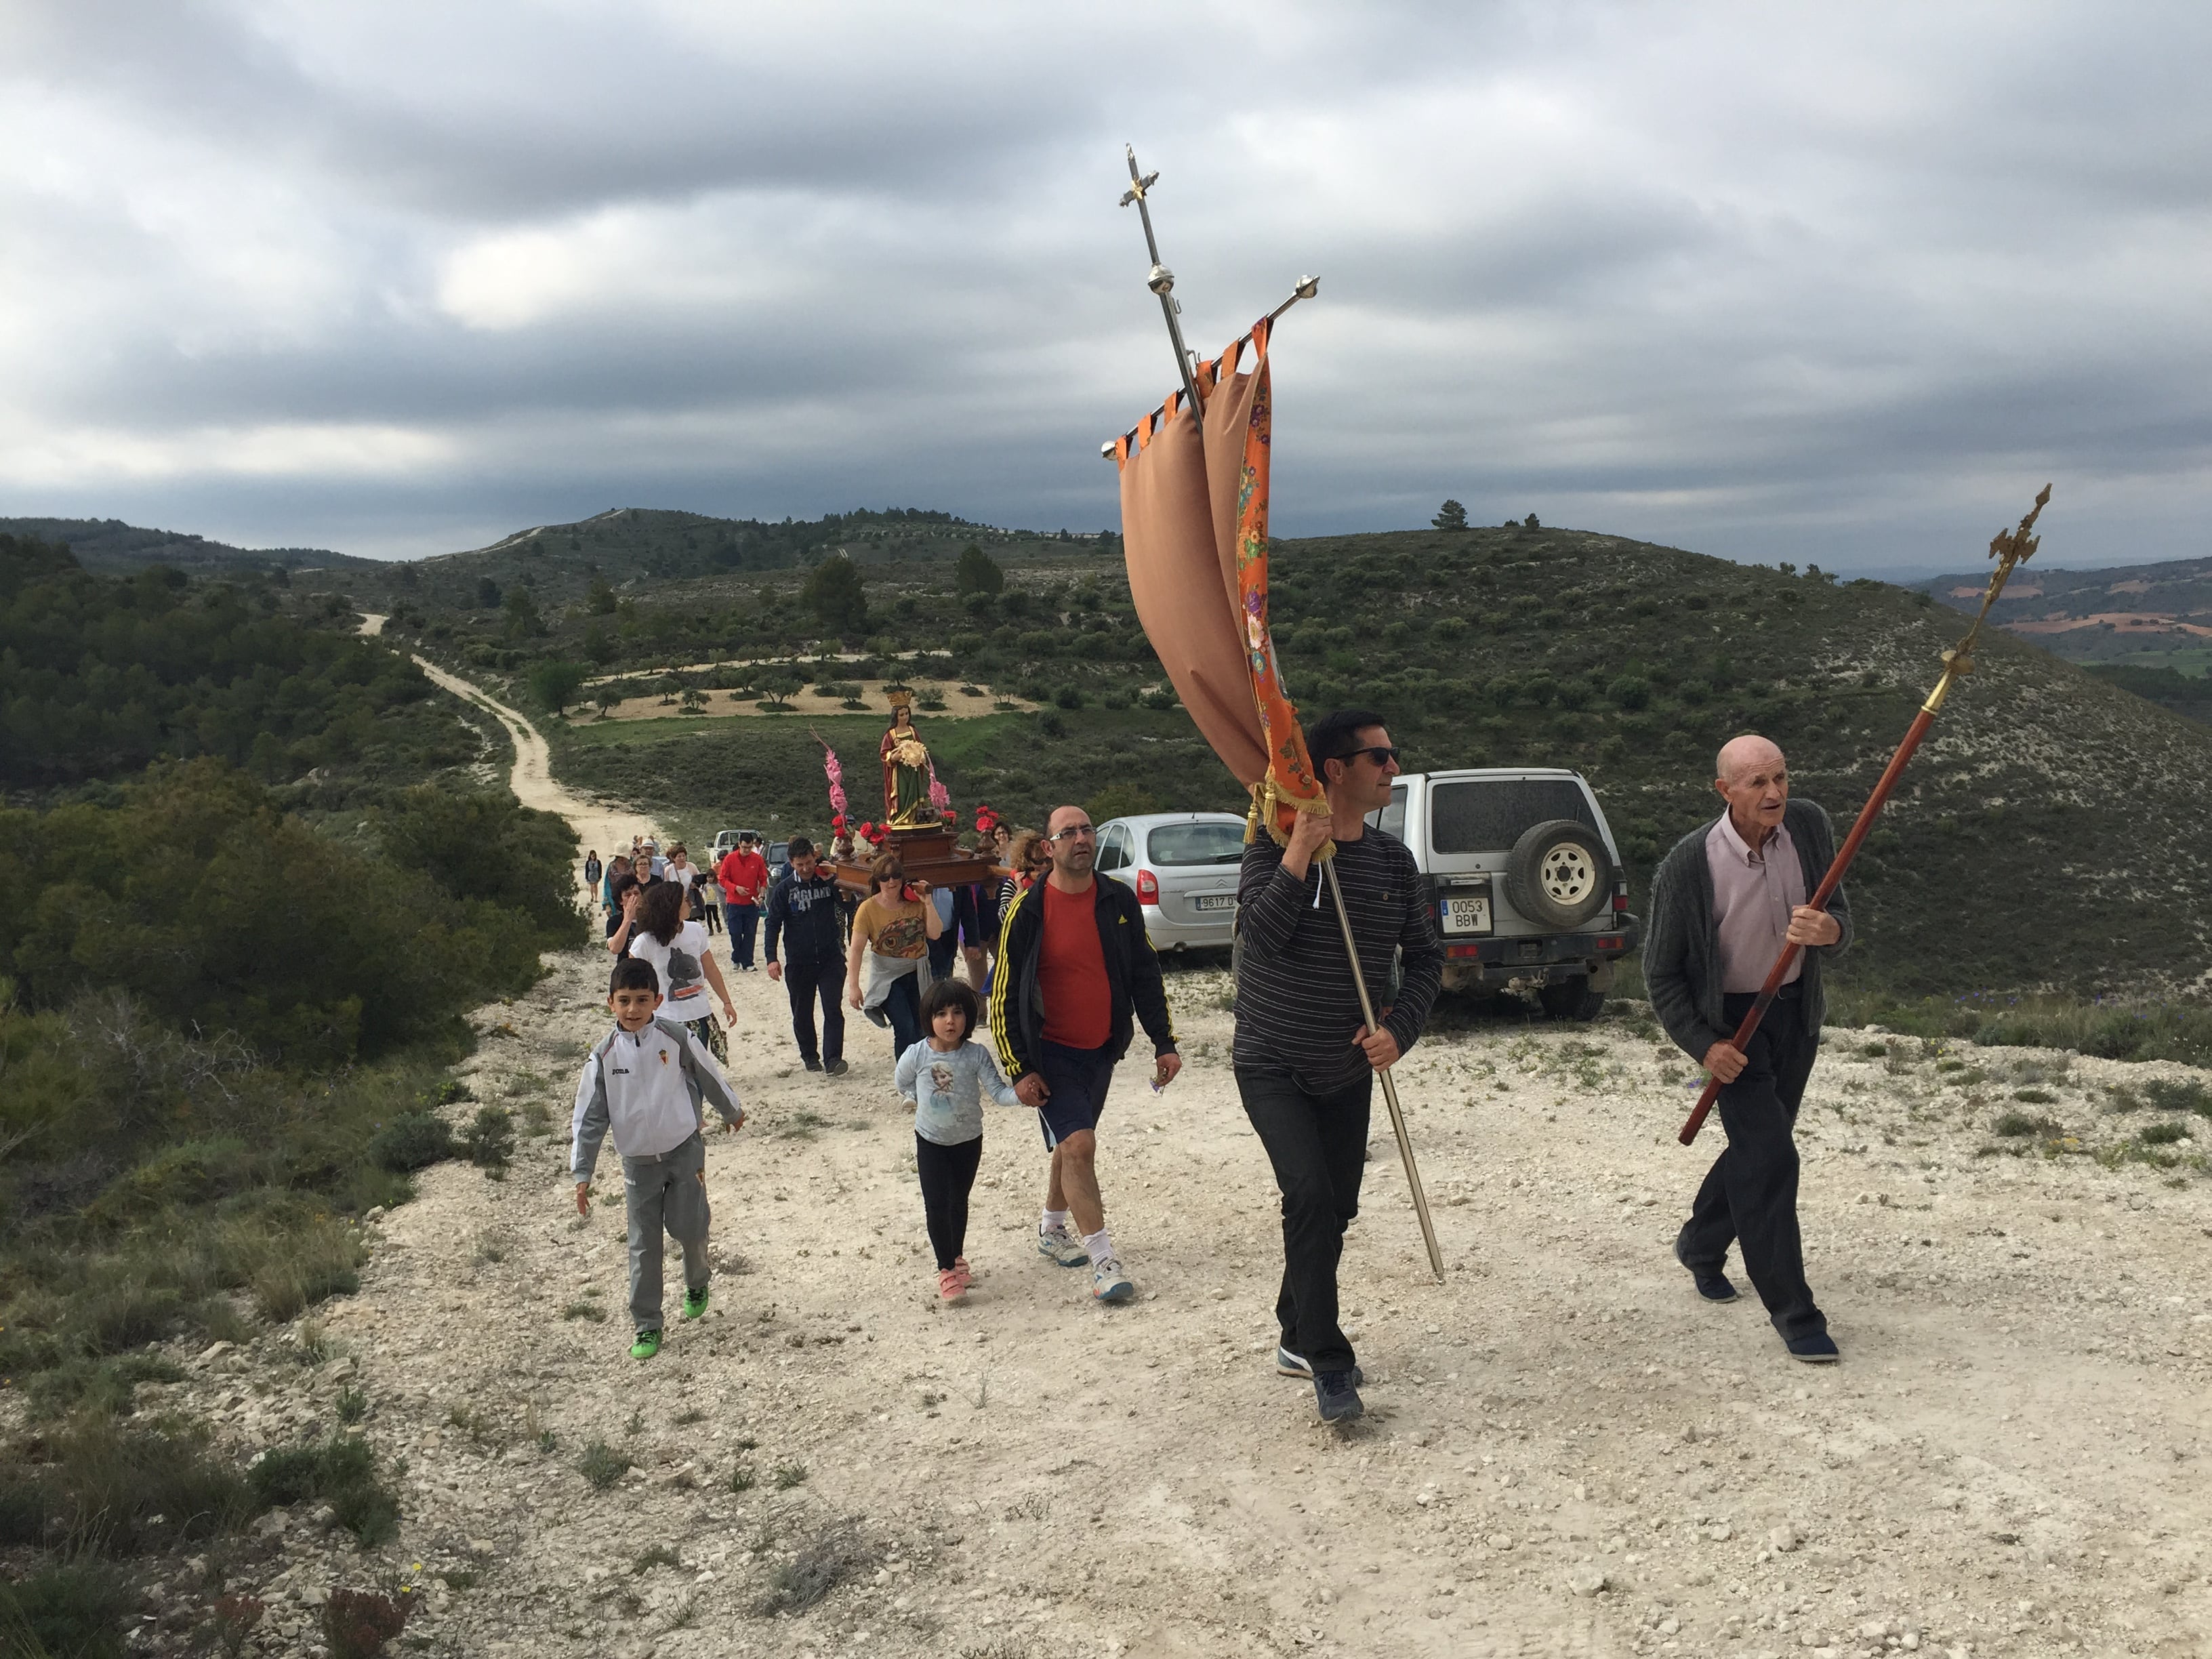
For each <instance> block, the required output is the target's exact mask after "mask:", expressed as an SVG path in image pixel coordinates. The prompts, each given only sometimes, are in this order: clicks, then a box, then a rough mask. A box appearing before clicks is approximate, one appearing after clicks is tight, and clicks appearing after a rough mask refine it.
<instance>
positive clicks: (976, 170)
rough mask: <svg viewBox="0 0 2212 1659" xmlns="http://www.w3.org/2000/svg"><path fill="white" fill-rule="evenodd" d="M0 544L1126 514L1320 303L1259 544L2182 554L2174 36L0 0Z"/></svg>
mask: <svg viewBox="0 0 2212 1659" xmlns="http://www.w3.org/2000/svg"><path fill="white" fill-rule="evenodd" d="M0 23H4V25H5V27H6V29H7V39H8V41H9V46H8V50H7V52H6V53H5V55H4V57H0V89H4V93H5V97H4V100H0V132H4V134H5V137H6V139H7V143H6V144H5V146H4V153H3V154H0V295H4V297H5V308H4V312H0V375H4V378H5V380H6V383H7V385H8V386H9V390H10V395H9V397H8V398H6V399H5V400H4V401H0V515H38V516H56V517H84V518H102V519H105V518H118V519H124V520H130V521H131V522H134V523H140V524H153V525H158V526H161V527H164V528H169V529H174V530H181V531H191V532H197V533H200V534H203V535H206V536H209V537H211V538H216V539H220V540H224V541H229V542H235V543H239V544H246V545H264V546H266V545H298V546H321V547H327V548H332V549H335V550H339V551H343V552H348V553H356V554H362V555H368V556H383V557H392V556H419V555H424V554H431V553H442V552H450V551H453V550H457V549H460V548H465V547H471V546H478V545H483V544H488V543H490V542H493V541H495V540H497V539H499V538H501V537H503V536H505V535H507V534H509V533H512V532H514V531H516V530H518V529H520V528H522V527H524V526H528V525H532V524H540V523H558V522H566V521H569V520H577V519H581V518H585V517H588V516H590V515H591V514H592V513H599V512H602V511H605V510H606V509H608V508H611V507H629V506H638V507H676V508H683V509H687V510H690V511H695V512H701V513H715V514H720V515H725V516H730V517H738V518H748V517H750V518H762V519H781V518H783V517H785V516H787V515H789V516H793V517H797V518H803V519H814V518H818V517H820V516H821V515H822V514H823V513H828V512H842V511H848V510H850V509H852V508H854V507H884V506H901V507H908V506H910V507H932V508H937V509H940V510H944V511H947V512H951V513H957V514H959V515H961V516H963V517H965V518H969V519H972V520H980V521H984V522H988V523H993V524H1000V525H1011V526H1023V527H1030V528H1037V529H1047V530H1057V529H1060V528H1061V527H1063V526H1065V527H1067V528H1070V529H1076V530H1095V529H1099V528H1105V527H1111V526H1115V523H1116V521H1117V518H1118V512H1117V506H1116V501H1115V478H1114V471H1113V468H1112V466H1111V465H1109V464H1108V463H1106V462H1103V461H1102V460H1100V459H1099V458H1098V446H1099V443H1100V441H1102V440H1103V439H1105V438H1107V437H1109V435H1112V434H1113V433H1114V432H1115V431H1116V430H1118V429H1120V428H1124V427H1126V426H1127V425H1128V424H1130V423H1131V422H1133V421H1134V420H1135V419H1136V418H1137V416H1139V415H1140V414H1141V413H1142V412H1143V410H1145V409H1146V407H1147V406H1149V405H1150V404H1152V403H1155V402H1157V401H1158V398H1160V397H1161V396H1162V395H1163V394H1164V392H1166V391H1167V390H1168V389H1169V386H1170V385H1171V384H1172V383H1173V380H1174V374H1175V371H1174V365H1173V362H1172V361H1171V358H1170V353H1169V350H1168V347H1167V344H1166V342H1165V338H1164V331H1163V330H1162V329H1161V327H1160V322H1159V314H1158V307H1157V305H1156V304H1155V303H1154V301H1152V298H1151V296H1150V295H1148V294H1147V293H1146V290H1145V288H1144V275H1145V264H1146V259H1145V255H1144V250H1143V242H1142V238H1141V235H1140V233H1139V226H1138V224H1137V222H1136V216H1135V213H1134V211H1133V210H1122V209H1120V208H1117V207H1116V206H1115V200H1116V197H1117V196H1118V194H1119V192H1120V191H1121V189H1122V188H1123V187H1124V185H1126V182H1127V180H1126V178H1125V177H1124V176H1123V172H1122V159H1121V145H1122V143H1123V142H1124V141H1125V140H1127V141H1133V142H1134V143H1135V144H1136V146H1137V150H1138V154H1139V159H1140V160H1141V161H1143V163H1144V164H1145V166H1146V167H1148V168H1151V167H1157V168H1158V169H1159V170H1160V171H1161V173H1162V175H1163V177H1162V181H1161V185H1160V187H1159V191H1158V195H1157V196H1156V197H1155V211H1156V215H1157V220H1158V229H1159V233H1160V235H1161V239H1162V242H1163V252H1164V256H1165V258H1166V259H1167V261H1168V263H1169V264H1170V265H1172V266H1173V267H1174V268H1175V270H1176V273H1177V276H1178V278H1179V282H1180V287H1179V293H1180V294H1181V295H1182V298H1183V300H1184V301H1185V304H1186V307H1187V310H1186V313H1185V317H1184V322H1185V326H1186V330H1187V332H1188V336H1189V337H1190V340H1191V343H1192V344H1193V345H1194V346H1196V347H1198V348H1199V349H1201V350H1203V351H1206V352H1211V351H1212V350H1214V349H1218V346H1219V345H1220V344H1221V343H1223V342H1224V341H1225V340H1226V339H1227V338H1228V337H1231V335H1233V334H1235V333H1237V332H1238V331H1241V330H1242V329H1243V327H1245V326H1246V325H1249V322H1250V321H1251V319H1253V318H1254V317H1255V315H1257V314H1259V313H1261V312H1262V311H1265V310H1267V308H1269V307H1272V306H1273V305H1274V304H1275V303H1277V302H1278V301H1279V300H1280V299H1281V298H1282V297H1283V296H1284V295H1285V294H1287V292H1288V291H1289V289H1290V287H1291V283H1292V281H1293V280H1294V279H1295V278H1296V277H1297V276H1299V275H1300V274H1302V273H1303V272H1305V271H1309V270H1310V271H1314V272H1316V273H1318V274H1319V276H1321V278H1322V287H1321V294H1320V297H1319V298H1318V300H1317V301H1315V302H1314V303H1312V304H1310V305H1308V306H1303V307H1299V308H1298V309H1297V311H1296V312H1294V313H1292V314H1291V317H1290V318H1289V319H1287V320H1286V322H1285V325H1284V326H1283V330H1282V332H1281V334H1280V336H1279V344H1278V349H1277V353H1276V392H1277V419H1276V449H1277V457H1276V485H1275V495H1274V508H1275V528H1276V530H1277V532H1278V533H1279V534H1282V535H1285V536H1297V535H1309V534H1322V533H1335V532H1350V531H1360V530H1388V529H1402V528H1407V527H1411V526H1419V525H1423V524H1425V523H1426V522H1427V520H1428V517H1429V515H1430V514H1431V513H1434V512H1435V511H1436V509H1437V503H1438V502H1439V501H1441V500H1443V498H1444V497H1446V496H1451V497H1455V498H1456V499H1458V500H1460V501H1463V502H1465V503H1466V505H1467V507H1468V513H1469V514H1470V516H1471V517H1472V518H1473V519H1474V520H1475V521H1476V522H1478V523H1480V522H1484V521H1489V522H1497V521H1498V520H1501V519H1503V518H1505V517H1507V516H1511V517H1515V518H1518V517H1521V516H1522V515H1523V514H1525V513H1530V512H1534V513H1539V514H1540V515H1541V517H1542V518H1543V519H1544V520H1545V521H1547V522H1549V523H1560V524H1567V525H1572V526H1577V527H1580V528H1586V529H1590V530H1597V531H1603V532H1610V533H1615V534H1620V535H1626V536H1633V537H1637V538H1642V539H1647V540H1652V541H1659V542H1665V543H1669V544H1674V545H1679V546H1683V547H1688V548H1692V549H1695V550H1699V551H1701V552H1707V553H1714V554H1719V555H1722V556H1728V557H1732V558H1737V559H1743V560H1765V561H1772V560H1774V559H1777V558H1787V559H1792V560H1795V561H1796V562H1801V563H1802V562H1818V563H1820V564H1821V565H1822V566H1824V567H1826V568H1834V569H1840V570H1842V571H1844V572H1845V573H1847V574H1857V573H1862V572H1871V571H1881V572H1901V571H1905V570H1909V569H1926V570H1930V571H1932V570H1936V569H1945V570H1959V569H1965V568H1972V566H1973V565H1974V564H1975V563H1976V562H1978V557H1979V555H1980V552H1981V550H1982V549H1983V547H1984V545H1985V544H1986V543H1987V541H1988V538H1989V537H1990V534H1991V533H1992V532H1994V531H1996V529H1998V528H1999V527H2000V526H2002V525H2004V524H2006V523H2008V522H2009V521H2010V520H2014V519H2016V518H2017V517H2018V516H2019V515H2020V513H2021V512H2022V511H2024V510H2025V509H2026V507H2027V503H2028V501H2029V499H2030V498H2031V497H2032V496H2033V493H2034V491H2035V490H2036V489H2037V488H2038V487H2039V486H2040V485H2041V484H2042V483H2045V481H2046V480H2048V481H2050V482H2051V483H2053V484H2054V486H2055V488H2054V499H2053V501H2052V504H2051V509H2050V511H2049V512H2048V513H2046V515H2045V522H2044V529H2045V554H2044V557H2045V559H2046V560H2048V561H2049V562H2051V563H2054V564H2065V565H2072V566H2077V567H2078V566H2084V565H2096V564H2112V563H2132V562H2145V561H2150V560H2157V559H2167V558H2180V557H2190V556H2202V555H2203V554H2204V553H2206V552H2208V551H2212V546H2208V544H2207V539H2206V538H2205V535H2204V532H2203V530H2202V528H2201V526H2202V524H2203V521H2204V519H2205V517H2206V510H2207V508H2208V507H2212V422H2208V415H2212V390H2208V387H2212V375H2208V374H2207V372H2206V358H2207V355H2208V354H2207V345H2208V334H2209V333H2212V324H2208V322H2207V319H2205V316H2204V314H2203V313H2204V309H2205V308H2204V307H2203V301H2202V295H2203V292H2204V291H2205V289H2206V286H2207V283H2206V278H2207V276H2208V274H2212V269H2209V268H2212V219H2208V216H2207V214H2206V206H2207V197H2208V195H2212V173H2208V169H2207V168H2206V167H2205V166H2204V161H2205V159H2206V155H2207V142H2206V141H2207V137H2208V127H2209V126H2212V112H2208V111H2207V108H2206V106H2205V100H2203V98H2202V97H2201V95H2200V94H2198V93H2197V88H2196V87H2195V85H2194V79H2195V73H2196V66H2197V65H2198V64H2202V63H2203V62H2204V61H2206V54H2205V51H2204V48H2205V47H2206V46H2207V45H2208V44H2212V17H2208V16H2207V15H2204V14H2203V13H2202V12H2200V11H2197V10H2194V9H2185V8H2179V7H2153V6H2135V7H2124V8H2118V9H2115V8H2111V7H2102V8H2097V9H2091V8H2089V7H2087V6H2086V5H2073V6H2062V5H2043V6H2038V5H2032V4H2028V5H2008V6H2004V7H1997V6H1994V5H1984V6H1979V7H1955V8H1942V9H1930V8H1926V7H1909V6H1904V5H1895V4H1890V5H1882V4H1876V5H1869V6H1866V7H1859V8H1851V9H1846V10H1842V11H1836V12H1832V13H1814V12H1812V11H1809V10H1806V9H1779V8H1768V7H1761V6H1757V5H1753V4H1749V3H1720V4H1713V5H1708V6H1702V7H1699V8H1694V9H1655V8H1641V7H1632V6H1628V5H1626V4H1608V3H1579V4H1577V3H1564V4H1537V3H1534V0H1529V3H1526V4H1517V5H1491V6H1481V7H1474V8H1469V7H1456V6H1446V5H1441V4H1438V5H1422V4H1399V5H1381V6H1373V7H1368V8H1363V9H1359V10H1358V12H1357V13H1352V12H1347V11H1346V10H1345V9H1341V8H1323V7H1320V6H1317V5H1310V4H1288V5H1278V6H1272V7H1267V8H1261V7H1258V6H1256V5H1211V6H1196V7H1193V6H1188V5H1185V6H1180V7H1169V6H1164V5H1157V4H1155V5H1139V6H1134V7H1119V8H1114V9H1109V10H1099V11H1091V12H1081V13H1079V12H1074V11H1066V12H1065V13H1063V12H1061V11H1049V12H1040V11H1038V10H1037V9H1034V8H1025V7H1019V6H1014V5H1006V4H998V5H991V4H986V5H980V6H972V7H968V8H963V9H961V11H960V12H959V14H958V15H942V14H925V13H923V12H922V11H921V10H920V9H912V8H901V7H892V6H888V5H880V4H858V3H854V4H842V5H839V4H829V5H823V6H816V7H810V8H805V9H784V10H781V11H777V12H774V13H769V12H766V11H759V12H754V11H750V10H744V9H735V8H730V7H726V6H718V5H714V4H709V3H706V0H663V3H654V4H637V5H632V6H629V7H625V8H622V9H611V8H604V7H592V6H586V5H584V4H582V3H579V0H538V3H522V0H484V3H464V4H462V5H459V6H455V5H453V4H451V3H448V4H446V5H442V6H435V7H434V6H430V5H427V4H422V3H394V4H386V5H381V6H378V7H375V8H367V7H359V6H330V5H311V4H307V3H304V0H290V3H278V0H267V3H247V0H233V3H220V0H210V3H204V4H198V5H194V6H190V7H179V8H149V7H138V6H131V5H127V4H125V3H122V0H80V3H73V4H67V5H64V4H61V3H58V0H55V3H38V0H0Z"/></svg>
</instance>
